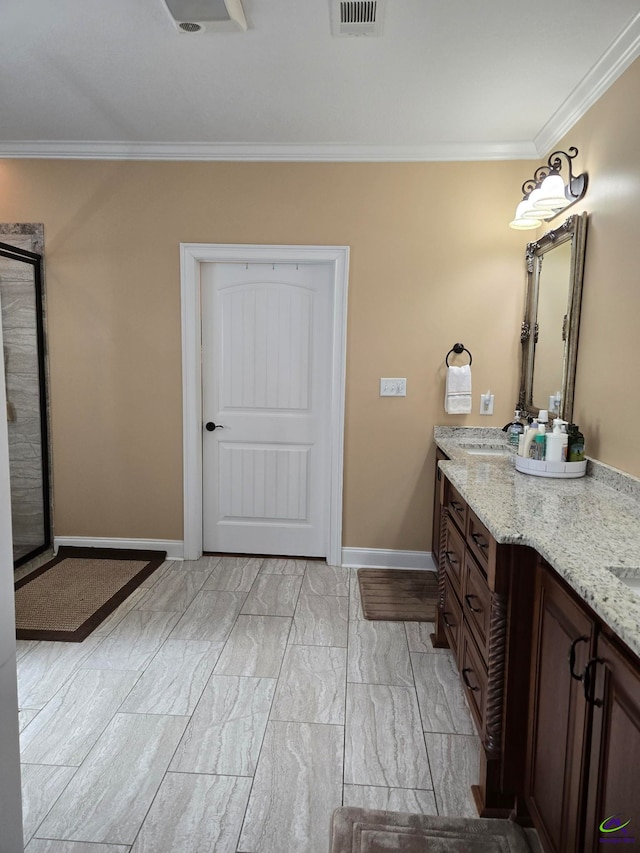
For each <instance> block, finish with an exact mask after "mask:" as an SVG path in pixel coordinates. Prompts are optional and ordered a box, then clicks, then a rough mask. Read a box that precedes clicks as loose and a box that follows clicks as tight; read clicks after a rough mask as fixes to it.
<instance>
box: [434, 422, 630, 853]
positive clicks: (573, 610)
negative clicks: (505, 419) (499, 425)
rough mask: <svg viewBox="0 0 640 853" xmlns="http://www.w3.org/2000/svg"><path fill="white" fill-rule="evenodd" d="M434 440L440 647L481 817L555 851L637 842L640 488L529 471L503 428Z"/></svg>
mask: <svg viewBox="0 0 640 853" xmlns="http://www.w3.org/2000/svg"><path fill="white" fill-rule="evenodd" d="M435 441H436V445H437V448H438V451H437V457H438V459H437V463H436V481H435V482H436V496H435V497H436V501H435V504H436V505H435V507H434V546H433V552H434V557H435V556H437V558H438V576H439V602H438V610H437V619H436V628H435V633H434V635H433V637H432V640H433V643H434V645H435V646H438V647H444V646H448V647H450V648H451V649H452V651H453V652H454V654H455V657H456V661H457V664H458V669H459V672H460V678H461V682H462V684H463V687H464V691H465V694H466V697H467V700H468V703H469V707H470V709H471V712H472V714H473V717H474V719H475V722H476V725H477V728H478V732H479V734H480V737H481V741H482V746H483V749H482V755H481V766H480V778H479V779H478V784H477V785H476V786H474V787H473V794H474V798H475V801H476V805H477V807H478V812H479V813H480V814H481V815H483V816H496V817H498V816H500V817H504V816H508V815H509V814H512V813H515V815H516V816H518V818H519V819H521V820H522V821H524V822H526V821H527V820H528V819H529V818H530V819H531V821H532V822H533V825H534V826H535V827H536V829H537V830H538V832H539V835H540V838H541V841H542V844H543V846H544V849H545V851H557V853H572V851H573V853H583V851H594V850H596V849H601V847H600V845H601V838H609V839H613V838H615V839H616V840H621V841H622V840H623V838H628V839H629V840H630V839H631V837H634V835H635V834H637V838H636V840H637V843H638V844H640V589H639V588H638V587H639V586H640V481H638V480H637V479H635V478H633V477H628V476H626V475H624V474H621V473H620V472H617V471H615V470H614V469H611V468H608V467H607V466H605V465H601V464H599V463H596V462H590V463H589V473H588V476H586V477H584V478H583V479H580V480H548V479H544V480H540V478H537V477H528V476H527V475H525V474H521V473H519V472H517V471H516V470H515V467H514V464H513V456H512V454H511V453H510V452H509V450H508V448H507V446H506V438H505V435H504V433H503V432H502V431H501V430H491V429H489V430H486V429H476V428H464V427H463V428H456V427H436V429H435ZM627 820H630V821H631V823H630V824H629V825H628V826H627V827H625V828H618V827H619V826H620V825H621V824H623V823H625V822H626V821H627ZM607 821H609V822H607Z"/></svg>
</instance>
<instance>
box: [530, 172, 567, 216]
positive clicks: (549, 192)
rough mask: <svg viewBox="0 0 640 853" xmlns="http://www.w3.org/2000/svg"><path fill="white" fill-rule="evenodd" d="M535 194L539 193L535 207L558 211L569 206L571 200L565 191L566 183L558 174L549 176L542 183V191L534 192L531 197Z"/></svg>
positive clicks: (535, 200)
mask: <svg viewBox="0 0 640 853" xmlns="http://www.w3.org/2000/svg"><path fill="white" fill-rule="evenodd" d="M535 193H537V195H536V198H535V199H534V201H533V203H534V205H535V207H541V208H544V209H545V210H548V209H551V210H552V211H557V210H562V208H563V207H566V206H567V205H568V204H569V199H568V198H567V197H566V195H565V191H564V181H563V180H562V178H561V177H560V175H558V174H553V173H552V174H551V175H548V176H547V177H546V178H545V179H544V181H543V182H542V185H541V186H540V189H537V190H534V192H532V193H531V195H532V196H533V195H534V194H535ZM530 197H531V196H530Z"/></svg>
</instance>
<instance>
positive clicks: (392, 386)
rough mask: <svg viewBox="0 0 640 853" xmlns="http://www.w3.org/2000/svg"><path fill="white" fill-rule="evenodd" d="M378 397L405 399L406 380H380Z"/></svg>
mask: <svg viewBox="0 0 640 853" xmlns="http://www.w3.org/2000/svg"><path fill="white" fill-rule="evenodd" d="M380 396H381V397H406V396H407V380H406V379H381V380H380Z"/></svg>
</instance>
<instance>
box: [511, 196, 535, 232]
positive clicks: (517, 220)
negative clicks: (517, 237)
mask: <svg viewBox="0 0 640 853" xmlns="http://www.w3.org/2000/svg"><path fill="white" fill-rule="evenodd" d="M527 210H530V206H529V199H527V198H525V199H524V200H523V201H521V202H520V204H519V205H518V206H517V207H516V215H515V217H514V218H513V220H512V221H511V222H510V223H509V228H515V229H516V230H517V231H529V230H530V229H532V228H537V227H538V226H539V225H541V224H542V219H534V218H533V217H532V216H525V215H524V214H525V213H526V212H527Z"/></svg>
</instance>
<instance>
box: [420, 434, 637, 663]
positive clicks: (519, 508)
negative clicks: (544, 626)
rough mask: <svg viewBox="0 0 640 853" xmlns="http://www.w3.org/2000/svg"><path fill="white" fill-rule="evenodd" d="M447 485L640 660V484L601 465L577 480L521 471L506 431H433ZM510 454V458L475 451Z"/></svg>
mask: <svg viewBox="0 0 640 853" xmlns="http://www.w3.org/2000/svg"><path fill="white" fill-rule="evenodd" d="M434 439H435V442H436V444H437V446H438V447H439V448H440V449H441V450H443V451H444V452H445V453H446V454H447V456H449V460H445V461H442V462H440V467H441V468H442V470H443V472H444V473H445V474H446V476H447V478H448V479H449V480H450V481H451V482H452V483H453V485H454V486H455V487H456V489H458V491H459V492H460V494H461V495H462V497H463V498H464V499H465V500H466V501H467V502H468V504H469V506H470V507H471V508H472V509H473V511H474V512H475V513H476V515H477V516H478V518H479V519H480V520H481V521H482V522H483V524H485V525H486V527H487V528H488V529H489V531H490V532H491V534H492V535H493V536H494V538H495V539H496V541H497V542H500V543H508V544H518V545H528V546H530V547H531V548H534V549H535V550H536V551H537V552H538V553H539V554H541V555H542V557H544V559H545V560H546V561H547V562H548V563H550V565H552V566H553V568H554V569H555V570H556V571H557V573H558V574H559V575H560V576H561V577H562V578H564V580H565V581H566V582H567V583H568V584H569V586H571V587H572V588H573V589H574V590H575V592H577V593H578V595H579V596H580V597H581V598H582V599H584V601H585V602H586V603H587V604H588V605H589V606H590V607H591V609H592V610H593V611H594V612H595V613H597V615H598V616H600V618H601V619H602V620H603V622H605V623H606V624H607V625H608V626H609V627H610V628H611V629H612V630H613V631H614V632H615V633H616V634H617V635H618V636H619V637H620V639H621V640H622V641H623V642H624V643H626V645H627V646H629V648H630V649H631V650H632V651H633V652H635V654H637V655H638V656H640V589H638V588H636V591H634V590H633V589H630V588H629V586H627V585H625V584H624V583H623V582H622V581H621V580H620V579H619V578H620V577H627V578H630V579H640V480H639V479H637V478H636V477H632V476H630V475H628V474H624V473H623V472H621V471H617V470H616V469H614V468H610V467H609V466H607V465H603V464H602V463H599V462H597V461H595V460H590V461H589V465H588V468H587V476H586V477H582V478H580V479H575V480H555V479H549V478H543V477H532V476H529V475H527V474H522V473H520V472H519V471H516V469H515V466H514V454H513V452H509V450H508V448H507V438H506V434H505V433H503V432H502V430H500V429H483V428H480V427H477V428H476V427H435V429H434ZM494 448H495V449H499V448H504V449H505V452H504V453H496V454H495V455H493V454H491V455H489V454H487V455H484V454H482V453H481V454H473V453H470V452H469V451H470V450H471V451H473V450H476V451H478V450H483V449H484V450H492V449H494Z"/></svg>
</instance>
